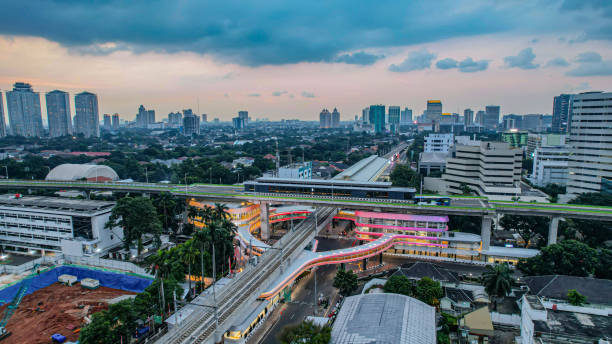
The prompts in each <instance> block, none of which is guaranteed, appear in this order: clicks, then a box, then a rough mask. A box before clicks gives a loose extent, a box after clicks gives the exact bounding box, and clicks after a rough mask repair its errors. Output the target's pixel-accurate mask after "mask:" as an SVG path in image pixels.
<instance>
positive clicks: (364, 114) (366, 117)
mask: <svg viewBox="0 0 612 344" xmlns="http://www.w3.org/2000/svg"><path fill="white" fill-rule="evenodd" d="M361 121H362V122H363V123H370V108H369V107H367V108H364V109H362V110H361Z"/></svg>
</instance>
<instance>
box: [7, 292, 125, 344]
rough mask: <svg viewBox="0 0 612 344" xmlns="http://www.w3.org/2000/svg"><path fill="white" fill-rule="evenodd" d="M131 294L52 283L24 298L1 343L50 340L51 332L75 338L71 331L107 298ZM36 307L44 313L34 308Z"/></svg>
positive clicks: (70, 339) (105, 304)
mask: <svg viewBox="0 0 612 344" xmlns="http://www.w3.org/2000/svg"><path fill="white" fill-rule="evenodd" d="M133 294H136V293H132V292H129V291H123V290H118V289H112V288H106V287H100V288H98V289H96V290H88V289H84V288H82V287H81V284H76V285H74V286H72V287H68V286H64V285H62V284H59V283H55V284H52V285H50V286H48V287H46V288H43V289H40V290H38V291H36V292H34V293H32V294H30V295H27V296H25V297H24V298H23V300H22V301H21V304H20V305H19V308H18V309H17V311H16V312H15V313H14V314H13V317H12V318H11V319H10V320H9V322H8V324H7V325H6V328H7V330H8V331H10V332H11V333H12V334H11V335H10V336H9V337H7V338H6V339H4V340H3V341H2V342H1V343H2V344H18V343H19V344H22V343H32V344H36V343H51V335H53V334H54V333H60V334H62V335H64V336H66V337H67V341H76V340H77V339H78V338H79V334H78V333H74V332H73V331H74V330H76V329H78V328H80V327H81V326H82V325H83V323H84V321H83V318H84V317H85V316H87V315H91V314H93V313H95V312H98V311H100V310H103V309H107V308H108V304H107V301H108V300H111V299H114V298H116V297H118V296H121V295H133ZM5 307H6V305H4V306H2V307H0V310H2V311H4V308H5ZM37 308H40V309H41V310H44V312H40V311H36V309H37Z"/></svg>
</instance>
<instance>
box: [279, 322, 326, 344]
mask: <svg viewBox="0 0 612 344" xmlns="http://www.w3.org/2000/svg"><path fill="white" fill-rule="evenodd" d="M278 340H279V342H281V343H282V344H296V343H310V344H327V343H329V342H330V340H331V328H329V327H327V326H325V327H319V326H317V325H315V324H313V323H312V322H309V321H304V322H302V323H300V324H297V325H289V326H286V327H285V328H283V330H282V331H281V333H280V335H279V337H278Z"/></svg>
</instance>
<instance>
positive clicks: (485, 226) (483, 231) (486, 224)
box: [480, 216, 493, 251]
mask: <svg viewBox="0 0 612 344" xmlns="http://www.w3.org/2000/svg"><path fill="white" fill-rule="evenodd" d="M492 223H493V218H492V217H491V216H483V217H482V224H481V227H480V240H481V241H482V250H483V251H485V250H489V247H490V246H491V224H492Z"/></svg>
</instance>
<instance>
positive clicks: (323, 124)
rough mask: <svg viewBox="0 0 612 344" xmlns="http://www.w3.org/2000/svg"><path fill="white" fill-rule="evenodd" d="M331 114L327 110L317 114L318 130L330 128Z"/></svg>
mask: <svg viewBox="0 0 612 344" xmlns="http://www.w3.org/2000/svg"><path fill="white" fill-rule="evenodd" d="M331 122H332V120H331V113H330V112H329V110H327V109H323V110H322V111H321V113H320V114H319V128H323V129H327V128H331V124H332V123H331Z"/></svg>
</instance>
